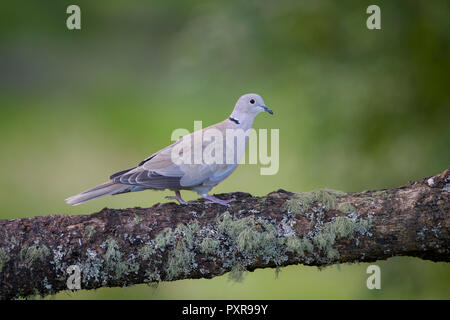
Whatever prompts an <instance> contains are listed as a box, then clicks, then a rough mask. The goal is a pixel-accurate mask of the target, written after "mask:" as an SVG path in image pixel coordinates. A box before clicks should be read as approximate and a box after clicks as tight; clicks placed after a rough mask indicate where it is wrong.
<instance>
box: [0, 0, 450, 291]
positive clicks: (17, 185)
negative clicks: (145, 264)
mask: <svg viewBox="0 0 450 320" xmlns="http://www.w3.org/2000/svg"><path fill="white" fill-rule="evenodd" d="M72 3H73V2H72V1H21V0H19V1H11V0H5V1H2V2H1V4H0V40H1V41H0V148H1V150H2V151H1V157H0V170H1V171H0V174H1V177H2V179H1V180H0V191H1V192H0V202H1V204H2V210H1V213H0V218H2V219H12V218H18V217H26V216H32V215H46V214H51V213H65V214H85V213H90V212H94V211H97V210H100V209H101V208H103V207H105V206H108V207H128V206H137V205H138V206H150V205H152V204H154V203H156V202H162V201H166V200H165V199H164V196H165V195H168V194H169V192H140V193H135V194H128V195H124V196H117V197H107V198H102V199H99V200H95V201H92V202H89V203H87V204H85V205H82V206H78V207H75V208H72V207H68V206H67V205H66V204H65V203H64V201H63V200H64V199H65V198H66V197H68V196H70V195H73V194H76V193H78V192H80V191H82V190H84V189H87V188H89V187H91V186H94V185H97V184H99V183H102V182H104V181H105V180H106V179H107V177H108V176H109V174H111V173H113V172H115V171H118V170H121V169H124V168H129V167H130V166H132V165H134V164H136V163H137V162H139V161H140V160H142V159H143V158H145V157H146V156H148V155H150V154H151V153H153V152H154V151H156V150H158V149H159V148H162V147H164V146H166V145H167V144H168V143H170V134H171V132H172V130H173V129H175V128H187V129H189V130H192V128H193V121H194V120H203V123H204V126H206V125H209V124H212V123H215V122H218V121H221V120H222V119H224V118H225V117H227V116H228V114H229V113H230V112H231V110H232V107H233V106H234V103H235V101H236V100H237V98H238V97H239V96H240V95H241V94H244V93H247V92H256V93H259V94H261V95H262V96H263V98H264V99H265V102H266V104H267V105H268V106H269V107H270V108H272V110H274V112H275V115H274V116H273V117H270V116H268V115H267V114H264V115H260V116H259V117H258V118H257V120H256V122H255V126H256V127H257V128H279V129H280V171H279V172H278V174H277V175H275V176H261V175H259V167H258V166H251V165H243V166H241V167H240V168H239V169H238V170H237V171H236V172H235V173H234V174H233V175H232V176H231V177H230V178H229V179H228V180H226V181H225V182H223V183H222V184H221V185H220V186H218V187H217V188H216V189H214V192H216V193H220V192H230V191H245V192H250V193H252V194H258V195H260V194H265V193H267V192H270V191H273V190H275V189H277V188H283V189H286V190H293V191H306V190H310V189H315V188H321V187H328V188H334V189H341V190H344V191H361V190H364V189H376V188H389V187H396V186H399V185H402V184H404V183H406V182H408V181H410V180H414V179H417V178H422V177H424V176H429V175H432V174H436V173H438V172H440V171H442V170H443V169H445V168H446V167H447V166H448V165H449V163H450V161H449V160H450V148H449V147H450V146H449V142H450V129H449V128H450V126H449V120H450V90H449V89H450V88H449V87H450V85H449V74H450V59H449V57H450V55H449V53H450V20H449V19H448V16H449V13H450V11H449V5H450V3H449V2H448V1H447V0H441V1H433V2H425V1H418V0H415V1H408V2H406V1H384V0H383V1H382V0H379V1H377V2H376V4H377V5H379V6H380V8H381V19H382V22H381V24H382V29H381V30H368V29H367V28H366V19H367V17H368V15H367V14H366V8H367V6H368V5H370V4H373V1H370V2H369V1H357V2H356V1H349V0H345V1H313V0H309V1H297V0H283V1H267V0H262V1H261V0H252V1H235V0H232V1H179V0H178V1H170V2H169V3H168V2H165V1H152V2H143V1H108V2H105V1H87V0H80V1H77V4H78V5H79V6H80V7H81V12H82V17H81V19H82V29H81V31H69V30H67V28H66V26H65V21H66V18H67V16H68V15H67V14H66V8H67V6H68V5H69V4H72ZM293 177H295V178H293ZM184 196H185V197H186V198H187V199H194V198H196V195H195V194H191V193H190V192H185V193H184ZM377 264H378V265H380V266H381V270H382V289H381V290H378V291H376V292H374V291H370V290H368V289H367V288H366V285H365V283H366V282H365V281H366V278H367V276H368V275H367V274H366V273H365V270H366V267H367V265H368V264H358V265H343V266H340V268H338V267H336V266H333V267H329V268H326V269H325V270H323V271H319V270H318V269H317V268H312V267H304V266H290V267H287V268H282V270H281V273H280V275H279V277H278V279H277V278H276V277H275V273H274V271H273V270H257V271H255V272H253V273H249V274H248V275H247V277H246V278H245V279H244V281H243V282H242V283H233V282H230V281H228V280H227V277H226V276H223V277H218V278H215V279H211V280H184V281H176V282H173V283H162V284H160V285H159V287H158V288H157V289H154V288H149V287H147V286H145V285H143V286H134V287H132V288H127V289H121V288H116V289H101V290H97V291H92V292H85V291H81V292H78V293H75V294H70V295H67V294H65V293H63V294H59V295H57V298H89V299H96V298H124V299H125V298H133V299H165V298H179V299H183V298H218V299H219V298H243V299H244V298H267V299H286V298H287V299H297V298H337V299H342V298H355V299H359V298H375V299H378V298H400V299H403V298H405V299H406V298H420V299H422V298H425V299H427V298H445V299H448V298H450V269H449V267H448V264H442V263H431V262H427V261H421V260H418V259H412V258H394V259H390V260H388V261H383V262H379V263H377ZM272 275H273V276H272ZM219 288H220V289H219Z"/></svg>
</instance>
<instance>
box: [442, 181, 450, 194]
mask: <svg viewBox="0 0 450 320" xmlns="http://www.w3.org/2000/svg"><path fill="white" fill-rule="evenodd" d="M442 190H443V191H446V192H450V183H447V184H446V185H445V186H444V188H442Z"/></svg>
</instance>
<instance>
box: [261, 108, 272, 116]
mask: <svg viewBox="0 0 450 320" xmlns="http://www.w3.org/2000/svg"><path fill="white" fill-rule="evenodd" d="M262 108H263V109H264V111H265V112H268V113H270V114H273V111H272V110H270V109H269V108H267V107H266V106H262Z"/></svg>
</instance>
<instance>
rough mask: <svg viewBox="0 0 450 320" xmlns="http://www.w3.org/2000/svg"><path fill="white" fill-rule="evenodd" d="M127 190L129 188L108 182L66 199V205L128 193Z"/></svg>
mask: <svg viewBox="0 0 450 320" xmlns="http://www.w3.org/2000/svg"><path fill="white" fill-rule="evenodd" d="M129 190H130V186H127V185H123V184H116V183H114V182H112V181H109V182H106V183H104V184H101V185H99V186H97V187H94V188H92V189H89V190H87V191H84V192H82V193H80V194H77V195H76V196H73V197H70V198H67V199H66V203H68V204H71V205H73V206H76V205H79V204H82V203H84V202H86V201H89V200H92V199H96V198H99V197H103V196H107V195H112V194H117V193H124V192H128V191H129Z"/></svg>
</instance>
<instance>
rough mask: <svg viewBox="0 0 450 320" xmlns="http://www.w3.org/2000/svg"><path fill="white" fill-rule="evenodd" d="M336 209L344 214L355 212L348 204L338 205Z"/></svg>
mask: <svg viewBox="0 0 450 320" xmlns="http://www.w3.org/2000/svg"><path fill="white" fill-rule="evenodd" d="M337 209H338V210H339V211H342V212H344V213H352V212H355V211H356V208H355V207H354V206H353V205H352V204H351V203H350V202H342V203H339V204H338V206H337Z"/></svg>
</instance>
